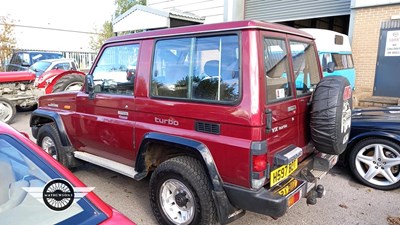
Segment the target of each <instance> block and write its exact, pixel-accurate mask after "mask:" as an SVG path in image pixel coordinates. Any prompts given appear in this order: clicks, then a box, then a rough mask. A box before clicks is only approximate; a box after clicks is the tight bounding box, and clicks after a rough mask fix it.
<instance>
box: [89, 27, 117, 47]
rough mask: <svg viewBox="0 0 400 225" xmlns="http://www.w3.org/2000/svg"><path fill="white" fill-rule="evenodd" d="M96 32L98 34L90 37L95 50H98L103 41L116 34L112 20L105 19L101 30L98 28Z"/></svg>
mask: <svg viewBox="0 0 400 225" xmlns="http://www.w3.org/2000/svg"><path fill="white" fill-rule="evenodd" d="M96 33H98V35H96V36H92V37H90V42H89V45H90V48H91V49H92V50H93V51H98V50H99V49H100V47H101V46H102V45H103V43H104V42H105V41H106V40H107V39H108V38H110V37H112V36H113V35H114V34H113V28H112V23H111V21H109V20H108V21H105V22H104V23H103V27H102V28H101V30H100V31H97V30H96Z"/></svg>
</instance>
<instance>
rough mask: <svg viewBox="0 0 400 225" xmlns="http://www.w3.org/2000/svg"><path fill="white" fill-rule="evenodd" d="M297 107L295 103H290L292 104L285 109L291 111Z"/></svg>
mask: <svg viewBox="0 0 400 225" xmlns="http://www.w3.org/2000/svg"><path fill="white" fill-rule="evenodd" d="M296 109H297V107H296V106H295V105H292V106H289V107H288V108H287V111H288V112H291V111H294V110H296Z"/></svg>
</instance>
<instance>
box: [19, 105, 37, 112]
mask: <svg viewBox="0 0 400 225" xmlns="http://www.w3.org/2000/svg"><path fill="white" fill-rule="evenodd" d="M16 109H17V112H29V111H33V110H35V109H37V104H33V105H24V106H22V105H16Z"/></svg>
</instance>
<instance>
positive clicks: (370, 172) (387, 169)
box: [343, 107, 400, 190]
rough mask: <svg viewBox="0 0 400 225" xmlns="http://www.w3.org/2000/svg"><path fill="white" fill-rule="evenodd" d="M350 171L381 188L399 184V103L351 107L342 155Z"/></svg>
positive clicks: (365, 182) (361, 179)
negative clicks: (346, 138)
mask: <svg viewBox="0 0 400 225" xmlns="http://www.w3.org/2000/svg"><path fill="white" fill-rule="evenodd" d="M343 156H344V159H346V160H347V163H348V165H349V167H350V170H351V172H352V173H353V175H354V176H355V177H356V178H357V179H358V180H359V181H360V182H362V183H363V184H365V185H367V186H369V187H373V188H376V189H381V190H390V189H395V188H399V187H400V107H387V108H367V109H356V110H353V116H352V123H351V133H350V141H349V144H348V146H347V150H346V152H345V154H344V155H343Z"/></svg>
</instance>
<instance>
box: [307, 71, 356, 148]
mask: <svg viewBox="0 0 400 225" xmlns="http://www.w3.org/2000/svg"><path fill="white" fill-rule="evenodd" d="M310 123H311V124H310V127H311V139H312V141H313V142H314V145H315V147H316V149H317V150H318V151H320V152H323V153H327V154H332V155H339V154H341V153H342V152H343V151H344V150H345V149H346V146H347V142H348V140H349V136H350V125H351V88H350V83H349V81H348V80H347V79H346V78H345V77H342V76H327V77H324V78H323V79H322V80H321V81H320V82H319V83H318V85H317V87H316V89H315V91H314V93H313V96H312V98H311V118H310Z"/></svg>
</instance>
